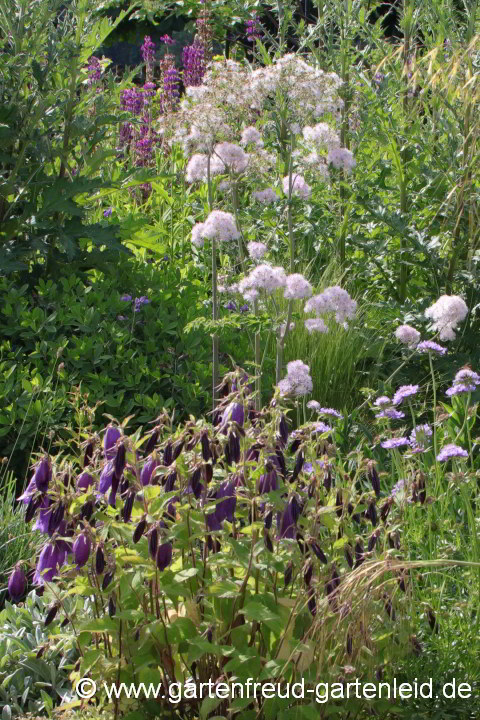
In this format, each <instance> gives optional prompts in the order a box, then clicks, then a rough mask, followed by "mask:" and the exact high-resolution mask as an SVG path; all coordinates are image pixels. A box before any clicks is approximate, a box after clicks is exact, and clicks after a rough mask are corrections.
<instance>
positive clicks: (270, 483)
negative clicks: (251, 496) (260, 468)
mask: <svg viewBox="0 0 480 720" xmlns="http://www.w3.org/2000/svg"><path fill="white" fill-rule="evenodd" d="M265 469H266V471H267V472H266V473H264V474H263V475H261V476H260V481H259V483H258V493H259V495H263V493H269V492H272V490H276V489H277V487H278V483H277V471H276V470H275V468H274V466H273V464H272V463H267V464H266V466H265Z"/></svg>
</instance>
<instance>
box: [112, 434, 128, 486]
mask: <svg viewBox="0 0 480 720" xmlns="http://www.w3.org/2000/svg"><path fill="white" fill-rule="evenodd" d="M125 455H126V453H125V444H124V443H123V442H122V443H120V445H119V446H118V448H117V454H116V455H115V465H114V470H113V474H114V476H115V477H116V479H117V480H118V481H120V479H121V477H122V474H123V470H124V468H125Z"/></svg>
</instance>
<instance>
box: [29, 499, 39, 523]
mask: <svg viewBox="0 0 480 720" xmlns="http://www.w3.org/2000/svg"><path fill="white" fill-rule="evenodd" d="M41 502H42V498H39V497H37V498H35V497H32V498H30V500H29V501H28V505H27V509H26V510H25V522H27V523H29V522H30V520H32V519H33V516H34V515H35V513H36V512H37V510H38V508H39V507H40V504H41Z"/></svg>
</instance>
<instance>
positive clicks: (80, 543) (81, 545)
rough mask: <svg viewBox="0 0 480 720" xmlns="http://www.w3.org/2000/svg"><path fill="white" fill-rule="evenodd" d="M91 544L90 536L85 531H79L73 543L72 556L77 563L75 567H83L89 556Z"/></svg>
mask: <svg viewBox="0 0 480 720" xmlns="http://www.w3.org/2000/svg"><path fill="white" fill-rule="evenodd" d="M91 547H92V544H91V542H90V538H89V537H88V535H86V534H85V533H80V535H79V536H78V537H77V539H76V540H75V542H74V543H73V556H74V558H75V562H76V563H77V568H81V567H83V566H84V565H85V564H86V562H87V561H88V558H89V557H90V550H91Z"/></svg>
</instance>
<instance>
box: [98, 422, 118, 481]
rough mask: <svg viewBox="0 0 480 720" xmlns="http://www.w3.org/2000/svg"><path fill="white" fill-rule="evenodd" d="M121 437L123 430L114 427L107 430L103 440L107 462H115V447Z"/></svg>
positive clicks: (111, 426) (110, 426)
mask: <svg viewBox="0 0 480 720" xmlns="http://www.w3.org/2000/svg"><path fill="white" fill-rule="evenodd" d="M121 437H122V433H121V430H120V429H119V428H118V427H115V426H114V425H109V426H108V427H107V429H106V430H105V435H104V438H103V452H104V453H105V457H106V458H107V460H113V458H114V457H115V455H116V453H117V451H116V448H115V445H116V443H117V440H118V439H119V438H121ZM100 492H102V491H100Z"/></svg>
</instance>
